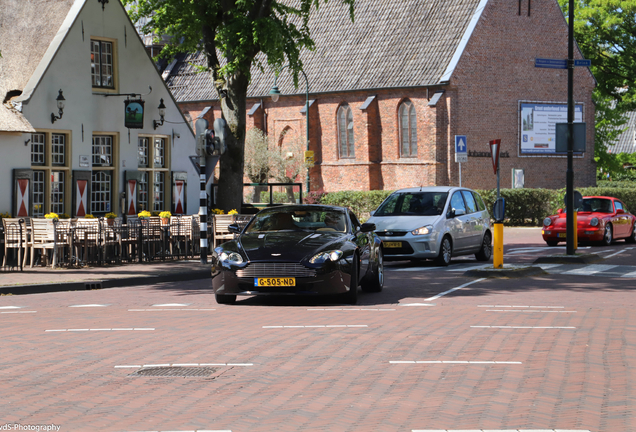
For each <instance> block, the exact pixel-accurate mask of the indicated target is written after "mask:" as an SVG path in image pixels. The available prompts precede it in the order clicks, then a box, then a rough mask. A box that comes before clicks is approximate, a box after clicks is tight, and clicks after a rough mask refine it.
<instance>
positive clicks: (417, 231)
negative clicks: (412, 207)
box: [411, 225, 433, 235]
mask: <svg viewBox="0 0 636 432" xmlns="http://www.w3.org/2000/svg"><path fill="white" fill-rule="evenodd" d="M432 231H433V226H431V225H426V226H423V227H420V228H418V229H414V230H413V231H411V234H413V235H426V234H430V233H431V232H432Z"/></svg>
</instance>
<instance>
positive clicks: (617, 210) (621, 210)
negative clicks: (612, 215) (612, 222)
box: [616, 209, 625, 214]
mask: <svg viewBox="0 0 636 432" xmlns="http://www.w3.org/2000/svg"><path fill="white" fill-rule="evenodd" d="M616 214H625V210H623V209H616Z"/></svg>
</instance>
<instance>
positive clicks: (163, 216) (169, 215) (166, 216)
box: [159, 211, 172, 219]
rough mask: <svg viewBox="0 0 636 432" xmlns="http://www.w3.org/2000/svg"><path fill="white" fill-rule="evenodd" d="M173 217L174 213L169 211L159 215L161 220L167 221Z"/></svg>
mask: <svg viewBox="0 0 636 432" xmlns="http://www.w3.org/2000/svg"><path fill="white" fill-rule="evenodd" d="M171 216H172V213H170V212H169V211H162V212H161V213H159V217H160V218H161V219H167V218H169V217H171Z"/></svg>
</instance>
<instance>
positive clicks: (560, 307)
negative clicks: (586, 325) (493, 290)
mask: <svg viewBox="0 0 636 432" xmlns="http://www.w3.org/2000/svg"><path fill="white" fill-rule="evenodd" d="M477 307H488V308H492V307H497V308H524V309H528V308H536V309H565V306H504V305H478V306H477Z"/></svg>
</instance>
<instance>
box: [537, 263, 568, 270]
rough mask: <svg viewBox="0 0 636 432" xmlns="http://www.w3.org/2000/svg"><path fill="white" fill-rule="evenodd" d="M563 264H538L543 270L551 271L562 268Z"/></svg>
mask: <svg viewBox="0 0 636 432" xmlns="http://www.w3.org/2000/svg"><path fill="white" fill-rule="evenodd" d="M562 265H563V264H537V266H539V267H540V268H541V270H550V269H553V268H555V267H559V266H562Z"/></svg>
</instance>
